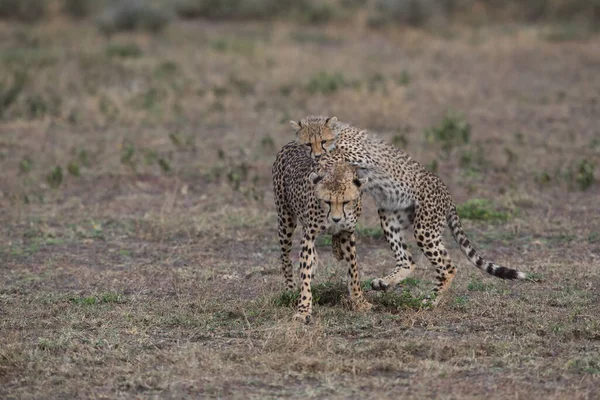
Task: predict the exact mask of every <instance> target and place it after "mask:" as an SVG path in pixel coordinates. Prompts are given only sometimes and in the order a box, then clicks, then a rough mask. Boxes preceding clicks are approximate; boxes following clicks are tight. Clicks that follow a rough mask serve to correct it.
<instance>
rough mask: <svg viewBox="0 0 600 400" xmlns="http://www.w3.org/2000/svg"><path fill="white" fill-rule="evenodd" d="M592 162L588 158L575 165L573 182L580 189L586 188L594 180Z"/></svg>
mask: <svg viewBox="0 0 600 400" xmlns="http://www.w3.org/2000/svg"><path fill="white" fill-rule="evenodd" d="M594 167H595V165H594V163H592V162H590V161H588V160H582V161H581V162H580V163H579V166H578V167H577V175H576V176H575V182H577V185H579V188H580V189H581V190H586V189H588V188H589V187H590V186H591V185H592V183H593V182H594Z"/></svg>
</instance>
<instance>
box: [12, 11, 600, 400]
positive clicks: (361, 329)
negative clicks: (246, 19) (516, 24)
mask: <svg viewBox="0 0 600 400" xmlns="http://www.w3.org/2000/svg"><path fill="white" fill-rule="evenodd" d="M0 38H1V39H0V40H1V42H0V44H1V46H2V49H1V51H0V64H1V65H0V69H1V70H2V75H1V76H0V79H1V82H0V83H1V84H0V100H1V101H0V115H1V118H2V123H1V125H0V168H1V171H2V174H1V177H0V222H1V223H0V246H1V247H0V258H1V262H0V268H1V275H2V279H1V280H0V397H2V398H48V397H53V398H72V397H75V396H76V397H79V398H92V397H94V398H117V397H123V398H131V397H137V398H182V397H186V396H189V397H227V398H248V397H252V398H269V397H272V398H274V397H291V398H305V397H311V398H321V397H324V396H327V397H334V398H335V397H337V398H363V397H374V398H384V397H406V398H424V397H438V398H461V399H467V398H481V397H483V396H486V397H489V398H509V397H510V398H527V399H529V398H540V397H545V398H548V399H555V398H566V397H568V398H576V399H585V398H594V397H595V396H597V393H598V391H600V380H599V378H600V341H599V340H600V317H599V316H600V306H599V304H600V303H599V300H600V299H599V296H598V288H599V287H600V205H599V202H598V199H599V198H600V185H599V184H598V172H597V169H598V164H599V163H598V160H599V159H600V157H599V156H600V130H599V129H600V128H599V126H600V125H599V119H598V116H599V115H600V92H599V91H598V88H599V87H600V74H598V70H599V68H600V40H599V39H598V38H595V37H591V38H589V39H587V40H586V41H579V42H578V41H569V40H561V41H556V40H555V39H556V38H552V39H550V38H549V37H548V36H547V35H546V34H545V33H544V31H540V30H538V29H531V28H510V29H502V28H497V29H480V30H472V31H457V32H454V33H453V34H452V35H436V34H435V33H433V34H432V33H419V32H414V31H407V30H402V31H399V30H398V31H390V32H378V33H377V32H361V31H356V30H351V29H349V28H342V27H338V28H335V27H321V28H307V27H300V26H298V27H294V26H290V25H289V24H278V23H274V24H270V25H253V24H210V23H199V22H190V23H178V24H174V25H171V26H170V27H168V29H167V30H166V31H165V32H164V33H163V34H161V35H160V36H155V37H153V36H147V35H143V34H128V35H116V36H113V37H112V38H111V39H106V38H105V37H103V36H101V35H99V34H98V33H97V31H96V30H95V28H93V27H91V26H87V25H77V24H66V23H63V22H60V21H55V22H52V23H45V24H42V25H38V26H20V25H13V24H2V25H0ZM567 39H568V38H567ZM310 113H323V114H328V115H336V116H338V118H339V119H340V120H342V121H348V122H351V123H354V124H355V125H358V126H361V127H368V128H370V129H373V130H376V131H379V132H380V133H381V134H382V135H383V136H384V137H385V138H386V139H388V140H389V141H390V142H393V143H395V144H397V145H398V146H400V147H402V148H405V149H406V150H407V151H408V152H409V153H410V154H412V155H413V156H414V157H415V158H416V159H417V160H419V161H421V162H422V163H424V164H426V165H428V166H429V167H430V168H432V169H435V170H437V172H438V174H439V175H440V176H441V177H442V179H443V180H444V181H445V182H446V183H447V184H448V186H449V188H450V190H451V192H452V193H453V194H454V196H455V199H456V201H457V202H459V203H461V204H462V207H461V214H462V215H463V216H464V217H465V221H464V225H465V228H466V229H467V230H468V234H469V236H470V238H471V239H472V241H473V242H474V243H475V244H476V246H477V247H478V248H479V249H480V250H481V251H482V253H484V254H485V255H486V256H487V257H488V258H490V259H491V260H495V261H497V262H499V263H501V264H504V265H507V266H511V267H516V268H519V269H521V270H523V271H525V272H530V273H534V274H536V276H537V277H538V278H542V281H541V282H538V283H534V282H517V283H515V282H504V281H500V280H498V279H494V278H491V277H487V276H485V275H484V274H482V273H480V272H479V271H478V270H476V269H475V268H474V267H472V266H471V265H470V264H468V263H467V261H466V260H465V258H464V257H463V256H461V254H460V252H459V251H458V249H457V247H456V246H455V245H452V246H451V254H452V255H453V257H454V259H455V260H456V261H457V263H458V266H459V273H458V276H457V278H456V279H455V281H454V283H453V285H452V287H451V290H450V291H449V293H448V294H447V296H446V297H445V299H444V301H442V303H441V304H440V306H439V307H438V308H436V309H435V310H419V309H418V308H417V307H415V298H418V296H420V295H422V294H424V293H426V292H427V291H428V290H429V289H430V288H431V287H432V279H433V276H434V271H433V270H432V268H431V267H430V266H429V265H428V264H427V262H426V260H425V259H424V258H423V257H421V255H420V254H418V251H416V247H415V246H414V245H413V243H411V246H412V248H413V250H415V251H414V254H415V256H416V260H417V262H418V265H419V269H418V270H417V271H416V273H415V275H414V279H411V280H409V281H408V282H406V284H405V285H404V286H403V288H402V290H400V289H398V290H397V291H396V292H394V293H389V294H385V295H383V294H380V293H374V292H367V294H366V295H367V296H368V298H369V299H370V300H371V301H372V302H374V303H375V304H376V306H377V307H376V309H375V310H374V311H373V312H370V313H367V314H356V313H354V312H352V311H350V309H349V308H348V306H347V305H346V303H345V302H344V295H343V294H344V289H343V285H342V284H341V283H340V282H341V281H342V280H343V279H344V271H343V270H344V268H342V267H339V268H338V265H336V262H335V261H334V259H333V257H332V256H331V255H330V249H329V247H328V246H327V244H328V240H327V238H326V237H325V238H323V239H321V245H322V247H321V248H320V263H319V268H318V270H317V277H316V282H317V285H318V287H317V290H318V291H319V293H320V294H319V296H318V297H319V299H318V302H319V304H318V305H317V306H316V308H315V319H316V322H315V323H314V324H313V325H311V326H308V327H298V326H296V325H293V324H292V323H291V317H292V315H293V313H294V310H293V307H292V306H290V303H291V301H290V296H289V295H286V294H282V292H281V287H282V277H281V276H280V271H279V265H278V261H277V260H278V255H279V253H278V252H279V250H278V245H277V241H276V215H275V212H274V206H273V196H272V192H271V188H270V179H271V177H270V168H271V163H272V161H273V159H274V156H275V154H276V152H277V150H278V148H279V147H281V146H282V145H283V144H285V143H286V142H288V141H290V140H291V139H292V138H293V133H292V132H291V129H290V128H289V126H288V123H287V121H288V120H289V119H299V118H301V117H303V116H304V115H306V114H310ZM594 165H595V166H596V171H595V172H594ZM594 174H595V176H594ZM365 203H366V204H365V207H366V212H365V215H364V217H363V218H362V220H361V222H360V224H361V226H360V229H359V242H358V254H359V266H360V269H361V273H362V274H363V277H364V279H365V280H367V279H370V278H374V277H381V276H383V275H384V274H386V273H387V272H389V271H390V270H391V269H392V267H393V258H392V256H391V252H390V251H389V250H388V247H387V244H386V243H385V240H384V239H383V238H382V237H381V231H380V230H379V229H378V221H377V218H376V213H375V210H374V207H373V203H372V201H371V200H370V199H365ZM467 218H469V219H467ZM449 240H450V239H449ZM449 243H451V242H449Z"/></svg>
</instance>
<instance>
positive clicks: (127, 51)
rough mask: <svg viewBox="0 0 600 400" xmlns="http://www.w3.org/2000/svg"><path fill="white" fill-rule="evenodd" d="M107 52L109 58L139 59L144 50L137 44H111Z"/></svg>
mask: <svg viewBox="0 0 600 400" xmlns="http://www.w3.org/2000/svg"><path fill="white" fill-rule="evenodd" d="M105 52H106V55H107V56H108V57H120V58H138V57H141V56H142V49H140V47H139V46H138V45H137V44H135V43H125V44H110V45H108V47H107V48H106V51H105Z"/></svg>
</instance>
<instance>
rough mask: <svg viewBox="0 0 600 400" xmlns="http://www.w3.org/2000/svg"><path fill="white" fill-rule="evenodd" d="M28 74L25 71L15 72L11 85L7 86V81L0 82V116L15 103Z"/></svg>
mask: <svg viewBox="0 0 600 400" xmlns="http://www.w3.org/2000/svg"><path fill="white" fill-rule="evenodd" d="M26 81H27V75H26V74H25V73H24V72H22V71H21V72H15V73H14V77H13V80H12V82H11V83H10V85H8V86H6V87H5V85H6V83H5V82H0V117H2V115H3V114H4V113H5V112H6V110H8V108H9V107H10V105H11V104H13V103H14V102H15V101H16V100H17V98H18V97H19V94H20V93H21V91H22V90H23V87H24V86H25V82H26Z"/></svg>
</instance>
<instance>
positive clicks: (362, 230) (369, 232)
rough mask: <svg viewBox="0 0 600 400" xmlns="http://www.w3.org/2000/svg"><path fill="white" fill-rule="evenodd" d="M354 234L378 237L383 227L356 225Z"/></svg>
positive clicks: (381, 234)
mask: <svg viewBox="0 0 600 400" xmlns="http://www.w3.org/2000/svg"><path fill="white" fill-rule="evenodd" d="M355 232H356V236H361V237H370V238H373V239H380V238H382V237H383V236H384V235H383V229H381V227H379V226H378V227H375V228H370V227H366V226H362V225H357V226H356V228H355Z"/></svg>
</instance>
